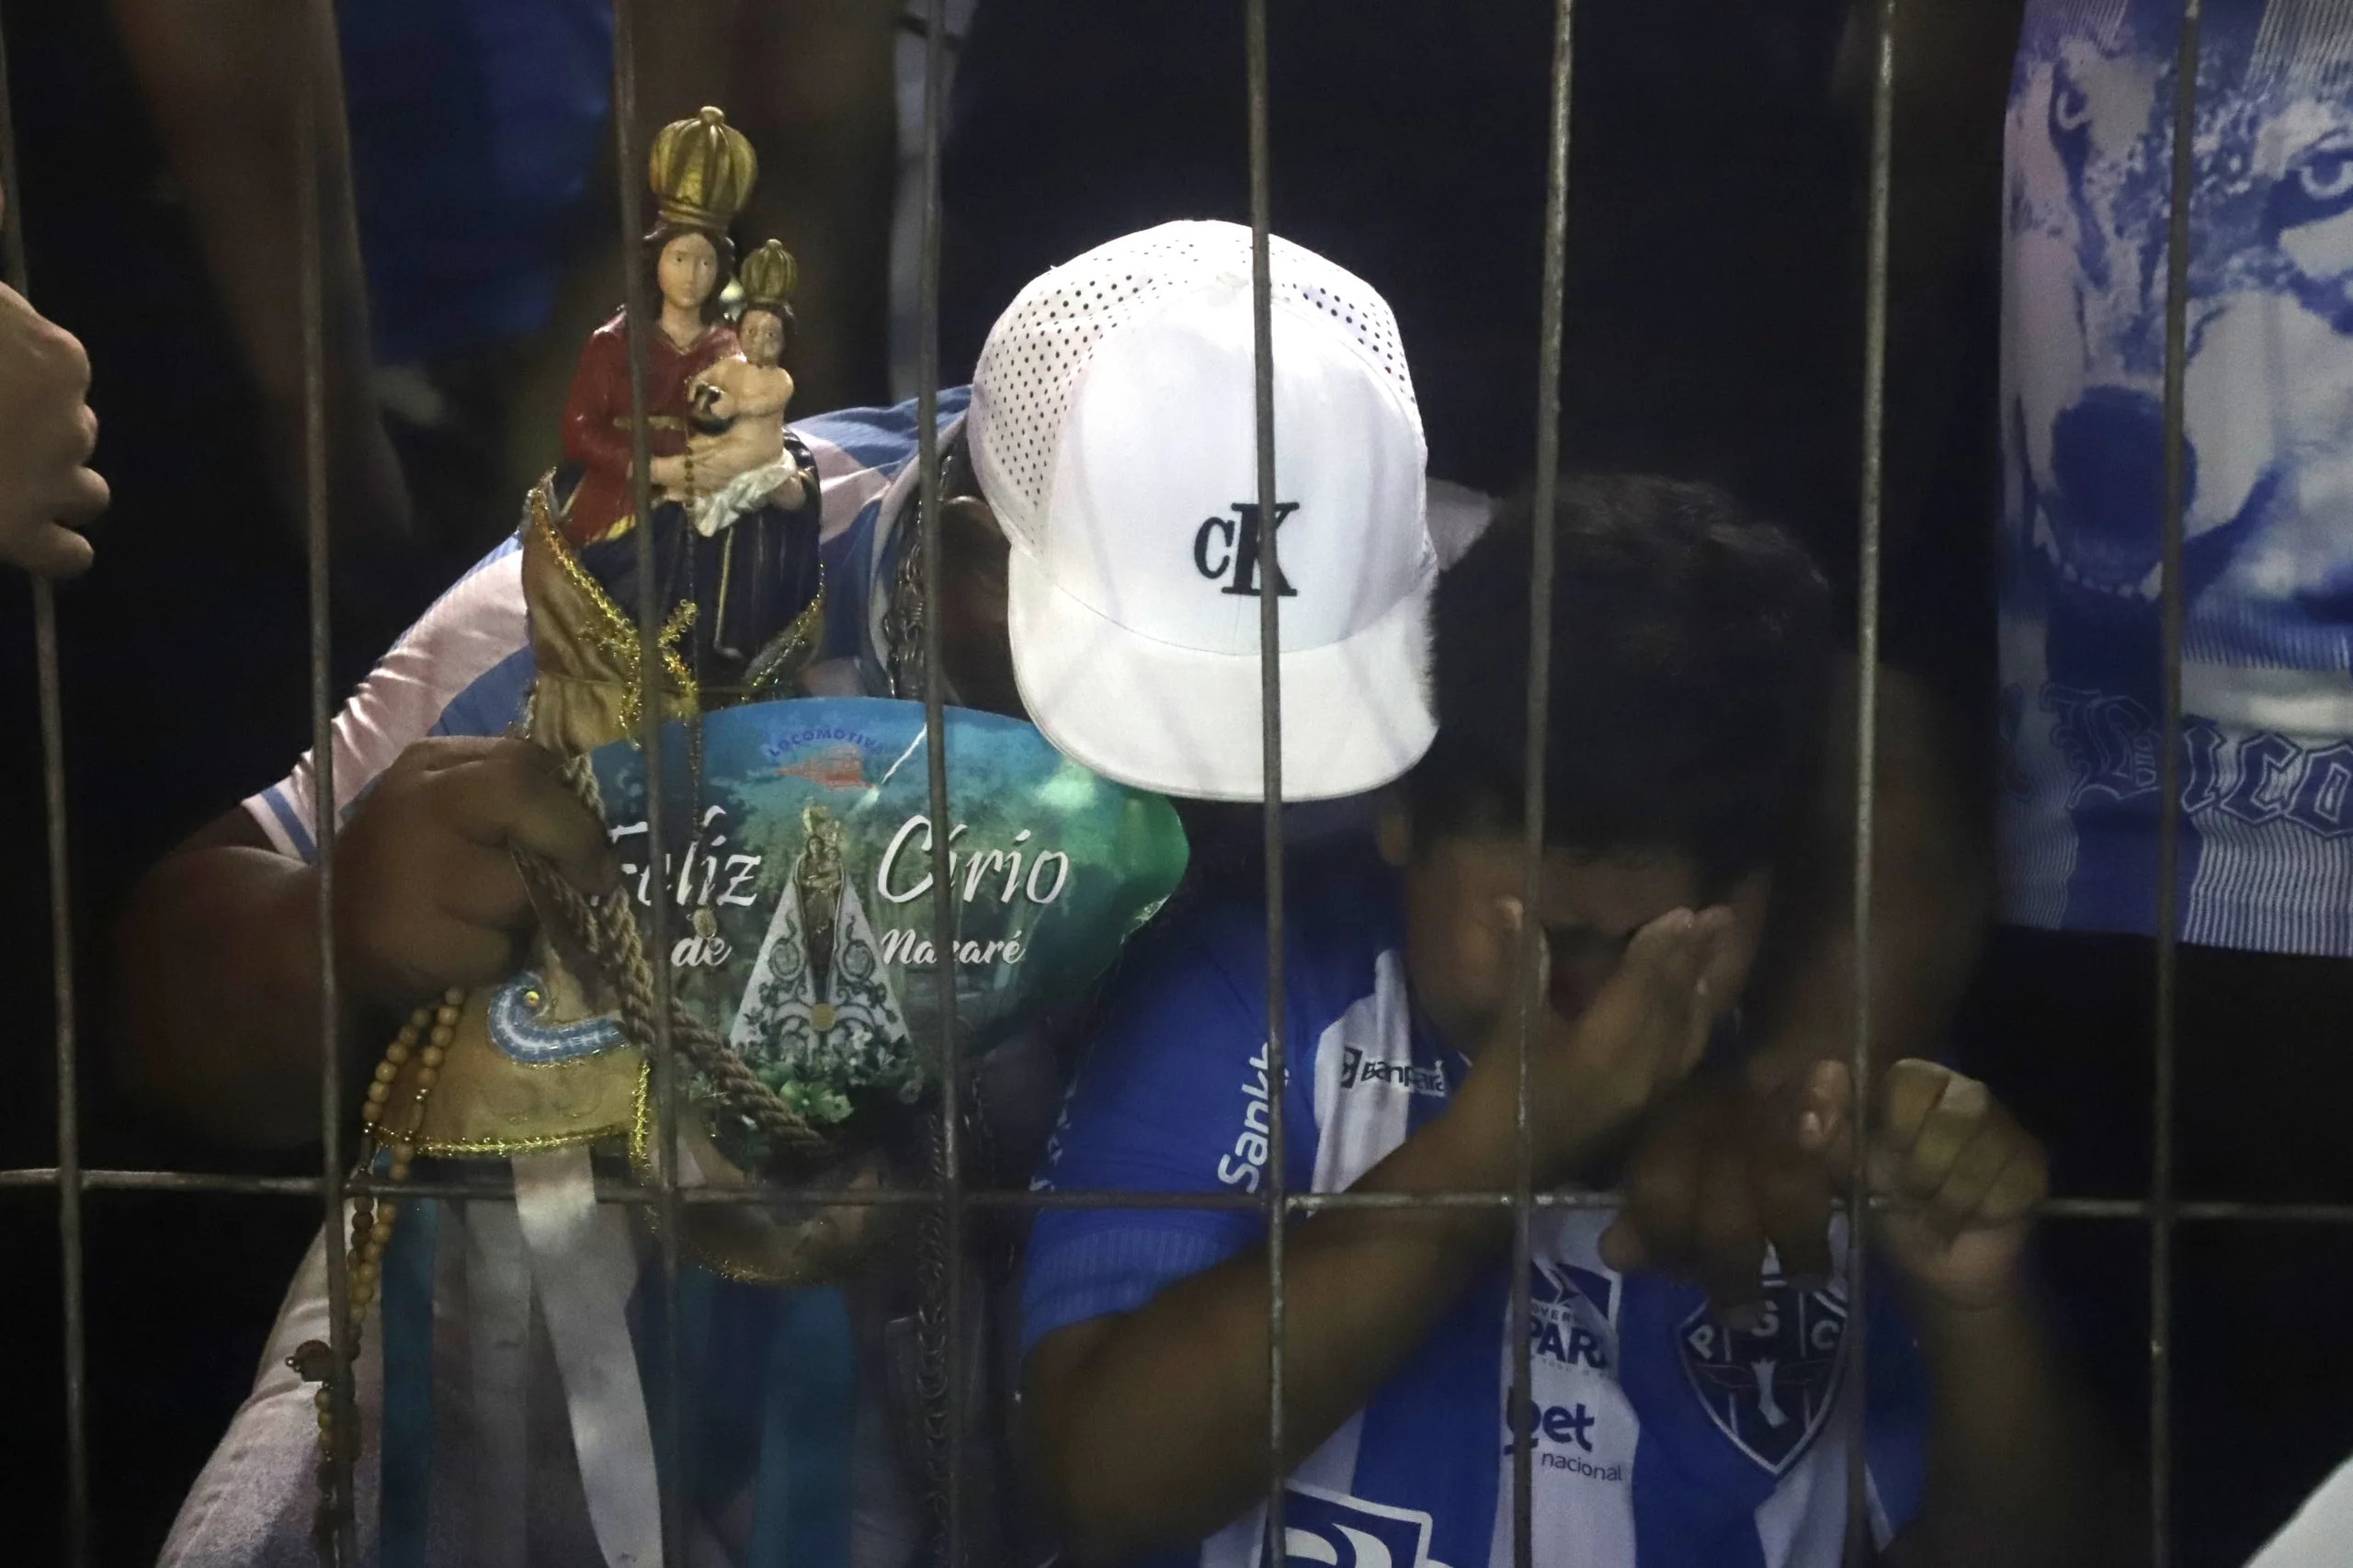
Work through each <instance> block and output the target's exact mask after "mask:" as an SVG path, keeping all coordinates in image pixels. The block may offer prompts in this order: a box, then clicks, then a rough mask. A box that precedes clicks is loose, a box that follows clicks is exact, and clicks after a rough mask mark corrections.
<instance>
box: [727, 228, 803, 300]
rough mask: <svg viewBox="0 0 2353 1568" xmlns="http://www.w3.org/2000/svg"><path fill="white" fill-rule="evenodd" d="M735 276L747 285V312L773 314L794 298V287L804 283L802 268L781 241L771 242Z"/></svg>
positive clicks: (750, 257) (737, 270) (739, 269)
mask: <svg viewBox="0 0 2353 1568" xmlns="http://www.w3.org/2000/svg"><path fill="white" fill-rule="evenodd" d="M736 276H737V277H738V278H742V279H743V281H744V304H745V308H746V309H765V310H774V309H776V308H778V307H779V306H781V305H782V304H784V303H785V302H786V301H789V300H790V299H791V298H792V290H793V286H794V285H795V284H796V283H798V282H800V281H801V264H800V263H798V262H796V261H794V260H793V259H792V253H791V252H790V251H789V250H787V249H785V248H784V242H783V241H782V240H770V241H769V242H768V243H767V244H764V245H762V246H761V247H760V248H759V249H757V250H756V251H754V252H753V253H752V254H751V255H749V256H745V258H744V265H743V266H742V267H738V268H737V269H736Z"/></svg>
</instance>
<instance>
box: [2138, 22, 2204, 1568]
mask: <svg viewBox="0 0 2353 1568" xmlns="http://www.w3.org/2000/svg"><path fill="white" fill-rule="evenodd" d="M2199 22H2200V0H2182V8H2181V38H2180V40H2179V44H2178V47H2177V51H2176V53H2175V57H2174V100H2173V168H2172V179H2171V185H2172V189H2171V192H2170V195H2169V201H2170V206H2169V208H2168V210H2167V211H2166V214H2165V514H2164V516H2163V517H2162V518H2161V519H2160V522H2159V527H2160V528H2162V529H2163V530H2164V540H2163V550H2164V576H2163V578H2162V579H2161V581H2162V584H2163V587H2162V597H2161V616H2162V620H2161V624H2162V628H2163V633H2162V635H2163V649H2162V652H2163V658H2164V661H2165V671H2164V680H2165V718H2164V728H2163V730H2162V732H2161V733H2160V742H2161V744H2160V746H2159V750H2158V754H2157V755H2158V758H2159V761H2158V764H2157V789H2158V797H2157V929H2156V937H2157V953H2156V958H2157V974H2156V998H2155V1000H2156V1030H2155V1035H2156V1038H2155V1040H2154V1047H2155V1051H2154V1055H2155V1058H2156V1060H2155V1062H2154V1068H2155V1074H2154V1075H2155V1083H2154V1085H2153V1088H2154V1096H2153V1103H2152V1107H2151V1111H2150V1149H2149V1551H2150V1556H2151V1559H2152V1561H2153V1562H2154V1563H2155V1564H2156V1568H2167V1564H2168V1563H2169V1562H2171V1561H2172V1557H2173V1512H2172V1489H2173V1488H2172V1483H2173V1229H2174V1218H2175V1216H2174V1169H2173V1110H2174V1106H2173V1094H2174V1057H2175V1051H2176V1047H2177V1040H2176V1038H2175V1019H2174V1003H2175V995H2176V991H2177V977H2178V973H2179V965H2180V944H2179V940H2178V935H2179V933H2178V931H2177V925H2178V922H2179V919H2180V895H2179V889H2178V888H2177V885H2176V884H2177V881H2179V878H2180V846H2179V844H2178V843H2177V840H2178V838H2179V837H2180V835H2181V757H2180V755H2179V754H2180V748H2181V620H2182V602H2181V540H2182V530H2183V513H2184V511H2185V509H2186V508H2187V506H2188V474H2187V472H2186V471H2185V464H2186V463H2187V456H2186V453H2185V450H2184V446H2183V437H2182V426H2183V423H2184V419H2185V415H2184V401H2183V400H2184V385H2185V381H2186V380H2187V372H2188V359H2189V349H2188V343H2189V261H2190V256H2189V243H2190V242H2189V199H2190V193H2191V190H2192V188H2193V187H2192V185H2191V181H2190V176H2191V175H2192V174H2193V173H2194V172H2195V168H2194V165H2195V163H2196V153H2197V137H2196V131H2197V117H2198V42H2199V39H2198V33H2199Z"/></svg>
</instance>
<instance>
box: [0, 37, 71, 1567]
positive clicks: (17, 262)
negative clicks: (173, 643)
mask: <svg viewBox="0 0 2353 1568" xmlns="http://www.w3.org/2000/svg"><path fill="white" fill-rule="evenodd" d="M19 196H20V192H19V189H18V187H17V119H16V106H15V104H14V102H13V101H12V100H11V98H10V96H9V92H8V46H7V40H6V38H5V37H0V199H5V200H6V220H5V230H0V249H5V253H6V254H5V257H0V267H4V268H5V273H6V278H7V283H8V287H10V288H11V289H14V290H16V291H17V293H19V294H22V295H24V296H25V297H26V298H28V299H29V298H30V297H31V292H32V285H31V283H30V281H29V279H28V270H27V268H26V266H25V225H24V203H23V202H22V201H21V200H20V199H18V198H19ZM32 595H33V661H34V664H35V665H36V667H37V671H38V679H39V682H40V776H41V797H42V800H43V801H44V809H45V812H46V813H47V822H48V835H49V949H50V973H51V1001H52V1005H53V1006H55V1007H56V1009H57V1017H56V1019H55V1024H56V1052H57V1249H58V1264H59V1267H60V1269H61V1271H62V1273H63V1278H62V1279H61V1281H60V1293H61V1297H62V1300H61V1302H60V1305H61V1307H62V1309H63V1317H64V1322H63V1331H64V1344H63V1351H64V1368H63V1371H64V1375H65V1562H66V1564H67V1568H85V1565H86V1564H87V1563H88V1562H89V1561H90V1452H89V1417H88V1405H87V1402H86V1390H85V1383H86V1379H85V1364H86V1362H85V1355H84V1350H83V1327H84V1324H83V1306H82V1278H83V1267H82V1112H81V1098H80V1084H79V1078H78V1069H79V1066H80V1063H79V1060H78V1055H77V1045H76V1041H75V1038H74V895H73V890H72V886H71V883H70V882H69V881H68V880H67V879H68V876H69V874H70V870H71V867H70V865H69V862H68V860H67V857H66V820H65V716H64V706H63V701H62V699H61V698H60V696H59V684H58V666H57V598H56V595H55V594H54V593H53V592H52V591H51V587H50V585H49V580H48V579H47V578H45V577H39V576H36V577H34V578H33V579H32Z"/></svg>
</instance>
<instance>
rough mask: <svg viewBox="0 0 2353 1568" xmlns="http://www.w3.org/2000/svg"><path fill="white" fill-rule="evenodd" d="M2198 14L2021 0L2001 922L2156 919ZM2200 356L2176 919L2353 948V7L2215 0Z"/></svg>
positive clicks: (2201, 134) (2006, 363)
mask: <svg viewBox="0 0 2353 1568" xmlns="http://www.w3.org/2000/svg"><path fill="white" fill-rule="evenodd" d="M2181 17H2182V7H2181V6H2180V5H2179V4H2178V3H2177V0H2031V3H2030V4H2029V6H2027V8H2026V19H2025V26H2024V28H2023V30H2022V32H2021V35H2020V41H2019V45H2018V62H2017V69H2016V72H2015V74H2014V76H2013V78H2012V85H2011V91H2010V108H2009V119H2008V126H2007V131H2006V145H2007V165H2008V175H2007V181H2006V189H2005V193H2004V202H2003V221H2004V228H2005V233H2004V244H2005V263H2004V279H2003V306H2002V309H2003V354H2002V403H2001V432H2002V442H2003V454H2002V455H2003V480H2004V486H2003V489H2004V494H2003V502H2002V519H2001V531H2000V536H1999V537H2000V543H2001V551H2000V561H2001V567H2000V570H2001V579H2000V597H2001V667H2002V683H2003V685H2002V714H2001V723H2002V730H2003V742H2004V747H2005V751H2006V758H2005V760H2006V769H2005V774H2006V777H2005V778H2004V784H2005V786H2006V787H2005V789H2004V791H2003V796H2002V801H2001V808H2002V834H2001V837H2002V859H2003V901H2004V910H2005V914H2006V915H2007V916H2008V917H2009V918H2010V919H2012V920H2015V921H2018V922H2020V923H2022V924H2026V925H2031V926H2045V927H2051V928H2054V929H2062V930H2072V931H2110V932H2133V933H2140V934H2143V935H2146V934H2151V933H2153V932H2154V930H2155V926H2156V905H2157V888H2156V875H2157V821H2158V810H2157V808H2158V797H2159V790H2160V789H2161V778H2162V772H2163V757H2162V747H2163V744H2164V743H2163V738H2162V737H2163V724H2164V715H2165V698H2164V689H2165V688H2164V685H2163V679H2164V663H2163V657H2162V653H2161V644H2162V624H2161V608H2162V604H2161V597H2160V594H2159V589H2160V587H2161V586H2162V584H2163V574H2164V548H2163V531H2162V517H2163V514H2164V510H2165V417H2164V401H2165V303H2166V293H2167V286H2168V285H2167V278H2168V267H2167V261H2166V250H2167V244H2168V225H2169V222H2170V218H2171V208H2172V197H2171V173H2172V161H2173V153H2172V142H2173V131H2172V120H2173V114H2174V100H2175V96H2176V95H2175V76H2176V73H2175V69H2174V58H2175V49H2176V45H2177V41H2178V40H2179V37H2180V27H2181ZM2348 64H2353V10H2348V9H2347V6H2345V5H2343V4H2342V3H2341V0H2209V3H2208V4H2207V6H2205V10H2204V19H2203V21H2202V23H2201V25H2200V62H2199V80H2198V82H2197V84H2196V137H2195V147H2194V150H2193V153H2192V164H2191V180H2190V211H2189V213H2188V228H2189V234H2190V236H2191V244H2192V254H2191V256H2189V258H2188V292H2189V299H2188V361H2187V364H2186V367H2185V370H2184V377H2185V380H2184V395H2185V415H2186V417H2185V421H2184V431H2183V435H2184V452H2183V457H2184V469H2183V480H2184V487H2185V505H2186V508H2187V512H2186V517H2185V522H2184V528H2183V544H2182V557H2181V566H2182V574H2181V575H2182V581H2181V583H2180V585H2179V589H2180V597H2181V603H2182V608H2183V627H2182V654H2183V657H2182V667H2181V690H2182V724H2181V731H2180V742H2179V749H2178V753H2177V761H2178V774H2177V777H2178V779H2179V790H2180V805H2181V826H2182V832H2181V838H2180V883H2179V886H2180V894H2181V902H2180V921H2179V929H2178V935H2179V936H2180V937H2181V939H2182V940H2184V941H2188V942H2198V943H2203V944H2207V945H2211V946H2216V947H2229V948H2241V949H2255V950H2258V951H2269V952H2286V953H2313V954H2322V955H2327V956H2333V957H2337V958H2344V957H2348V956H2353V426H2348V425H2347V420H2346V413H2345V411H2346V408H2347V400H2348V397H2353V311H2348V309H2347V302H2346V301H2347V298H2348V290H2353V239H2348V235H2353V227H2348V225H2353V153H2348V151H2347V149H2348V145H2353V73H2348V72H2347V65H2348Z"/></svg>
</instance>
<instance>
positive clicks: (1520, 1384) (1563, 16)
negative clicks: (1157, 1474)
mask: <svg viewBox="0 0 2353 1568" xmlns="http://www.w3.org/2000/svg"><path fill="white" fill-rule="evenodd" d="M1575 21H1576V6H1575V0H1557V4H1556V6H1555V9H1554V19H1553V25H1552V125H1551V131H1550V141H1551V144H1550V146H1549V147H1548V148H1547V151H1546V163H1545V187H1544V299H1543V302H1542V306H1541V315H1540V322H1541V325H1540V333H1539V346H1538V349H1537V361H1538V363H1537V382H1536V494H1535V497H1534V501H1535V521H1536V526H1535V527H1534V528H1531V529H1530V530H1529V568H1528V721H1527V722H1528V750H1527V756H1525V758H1524V759H1523V761H1524V762H1525V765H1526V768H1527V785H1526V792H1525V794H1524V796H1523V797H1522V800H1521V802H1520V813H1521V822H1522V827H1523V830H1524V832H1525V835H1526V838H1525V847H1524V849H1523V850H1522V852H1521V860H1522V864H1521V869H1520V892H1519V897H1520V910H1521V916H1520V925H1519V985H1518V990H1519V1062H1518V1074H1519V1076H1518V1086H1517V1090H1516V1094H1515V1096H1514V1099H1515V1104H1514V1114H1513V1158H1514V1162H1515V1164H1514V1166H1513V1176H1512V1182H1513V1187H1512V1210H1511V1220H1512V1233H1511V1256H1512V1264H1511V1328H1510V1333H1511V1400H1510V1404H1509V1408H1510V1411H1511V1421H1512V1427H1511V1435H1512V1445H1511V1456H1512V1458H1511V1503H1512V1517H1511V1560H1512V1564H1513V1568H1529V1563H1530V1562H1532V1561H1533V1559H1534V1556H1535V1517H1536V1515H1535V1503H1536V1494H1535V1468H1534V1467H1535V1458H1536V1456H1535V1448H1536V1445H1535V1443H1534V1441H1533V1440H1532V1439H1533V1436H1534V1432H1535V1425H1534V1419H1535V1408H1536V1407H1535V1399H1534V1381H1533V1376H1532V1372H1531V1369H1530V1365H1529V1362H1530V1346H1531V1340H1532V1337H1533V1336H1532V1332H1531V1330H1532V1324H1531V1323H1530V1321H1529V1315H1530V1313H1531V1312H1533V1311H1534V1309H1533V1307H1531V1306H1530V1304H1529V1269H1530V1267H1531V1266H1532V1263H1533V1258H1532V1254H1533V1252H1534V1250H1535V1247H1534V1237H1533V1230H1534V1225H1535V1214H1536V1199H1535V1183H1536V1175H1535V1158H1536V1153H1535V1150H1536V1145H1535V1135H1534V1130H1533V1128H1532V1127H1531V1126H1530V1124H1529V1112H1528V1095H1529V1054H1530V1051H1532V1049H1533V1047H1534V1043H1535V1040H1534V1035H1535V1027H1536V1010H1537V1009H1538V1008H1539V1007H1541V1006H1546V1005H1547V1004H1546V1002H1545V1000H1544V994H1543V989H1542V977H1541V976H1540V974H1539V973H1538V949H1537V933H1538V932H1539V931H1540V930H1541V929H1542V926H1541V925H1540V919H1539V913H1540V910H1541V909H1542V907H1543V902H1542V901H1543V890H1544V880H1543V870H1544V763H1545V736H1546V734H1547V733H1548V731H1549V730H1550V728H1551V723H1552V573H1553V566H1552V554H1553V545H1554V538H1553V527H1552V513H1553V509H1554V507H1555V506H1557V505H1558V504H1559V495H1560V473H1561V341H1562V335H1563V334H1562V323H1563V316H1564V314H1565V312H1566V304H1567V301H1566V298H1565V295H1566V292H1567V289H1568V250H1569V108H1570V90H1571V76H1572V72H1573V68H1574V59H1575Z"/></svg>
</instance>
